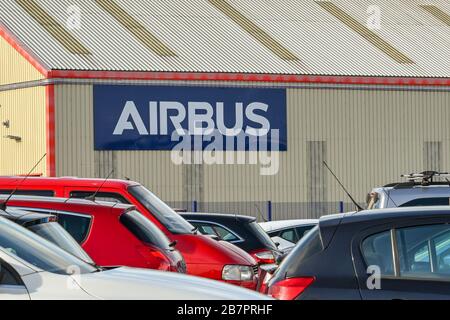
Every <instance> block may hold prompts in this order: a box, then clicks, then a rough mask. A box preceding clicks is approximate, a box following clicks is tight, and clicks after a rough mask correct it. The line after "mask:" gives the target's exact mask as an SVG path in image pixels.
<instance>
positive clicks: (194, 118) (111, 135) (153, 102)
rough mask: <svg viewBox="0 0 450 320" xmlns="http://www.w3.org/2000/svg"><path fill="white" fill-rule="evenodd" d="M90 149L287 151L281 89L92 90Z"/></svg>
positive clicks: (101, 87) (111, 87)
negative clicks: (181, 147)
mask: <svg viewBox="0 0 450 320" xmlns="http://www.w3.org/2000/svg"><path fill="white" fill-rule="evenodd" d="M94 134H95V141H94V145H95V150H173V149H176V148H179V147H180V145H182V146H183V149H185V150H186V149H188V147H187V146H188V145H190V146H191V149H190V150H207V149H215V150H217V151H220V150H234V151H249V150H279V151H286V150H287V124H286V90H285V89H255V88H216V87H178V86H133V85H96V86H94Z"/></svg>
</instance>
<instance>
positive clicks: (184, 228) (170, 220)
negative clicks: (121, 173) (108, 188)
mask: <svg viewBox="0 0 450 320" xmlns="http://www.w3.org/2000/svg"><path fill="white" fill-rule="evenodd" d="M128 191H129V192H130V193H131V195H132V196H133V197H135V198H136V200H137V201H139V203H141V204H142V205H143V206H144V207H145V208H146V209H147V210H148V211H150V213H151V214H153V216H154V217H155V218H156V219H157V220H158V221H159V222H160V223H161V224H162V225H163V226H165V227H166V228H167V230H169V231H170V232H172V233H175V234H189V233H192V232H193V230H194V226H193V225H191V224H190V223H189V222H187V221H186V220H184V219H183V218H182V217H181V216H180V215H179V214H178V213H176V212H175V211H174V210H173V209H172V208H170V207H169V206H168V205H167V204H166V203H164V201H162V200H161V199H159V198H158V197H157V196H155V195H154V194H153V193H151V192H150V191H149V190H148V189H146V188H145V187H143V186H141V185H137V186H131V187H129V188H128Z"/></svg>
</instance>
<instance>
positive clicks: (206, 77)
mask: <svg viewBox="0 0 450 320" xmlns="http://www.w3.org/2000/svg"><path fill="white" fill-rule="evenodd" d="M48 77H49V78H69V79H108V80H173V81H225V82H226V81H248V82H268V83H322V84H343V85H355V84H358V85H384V86H386V85H391V86H450V79H449V78H413V77H406V78H405V77H359V76H310V75H281V74H280V75H277V74H250V73H204V72H128V71H68V70H67V71H66V70H52V71H49V74H48Z"/></svg>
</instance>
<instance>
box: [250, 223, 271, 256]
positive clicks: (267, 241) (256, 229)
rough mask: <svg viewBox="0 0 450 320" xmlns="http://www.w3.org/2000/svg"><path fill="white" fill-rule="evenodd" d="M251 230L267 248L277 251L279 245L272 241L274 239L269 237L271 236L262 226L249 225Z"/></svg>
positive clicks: (256, 224)
mask: <svg viewBox="0 0 450 320" xmlns="http://www.w3.org/2000/svg"><path fill="white" fill-rule="evenodd" d="M248 226H249V228H250V230H251V231H252V233H253V234H254V235H255V236H256V237H257V238H258V240H259V241H260V242H261V243H262V244H263V245H264V246H265V247H266V248H270V249H273V250H277V249H278V248H277V245H276V244H275V242H273V241H272V239H271V238H270V237H269V235H268V234H267V233H266V232H265V231H264V229H263V228H261V226H260V225H259V224H258V223H256V222H255V221H254V222H251V223H249V225H248Z"/></svg>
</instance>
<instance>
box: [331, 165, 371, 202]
mask: <svg viewBox="0 0 450 320" xmlns="http://www.w3.org/2000/svg"><path fill="white" fill-rule="evenodd" d="M322 163H323V165H324V166H325V167H326V168H327V169H328V171H330V173H331V175H332V176H333V177H334V179H336V181H337V182H338V183H339V185H340V186H341V188H342V189H343V190H344V192H345V194H346V195H347V197H349V198H350V200H351V201H352V202H353V204H354V205H355V206H356V208H358V211H362V210H364V209H363V208H362V207H361V206H360V205H359V204H358V203H357V202H356V201H355V199H353V197H352V196H351V195H350V192H348V191H347V189H346V188H345V187H344V185H343V184H342V183H341V181H339V179H338V177H336V175H335V174H334V173H333V170H331V169H330V167H329V166H328V164H327V163H326V162H325V161H322Z"/></svg>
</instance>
